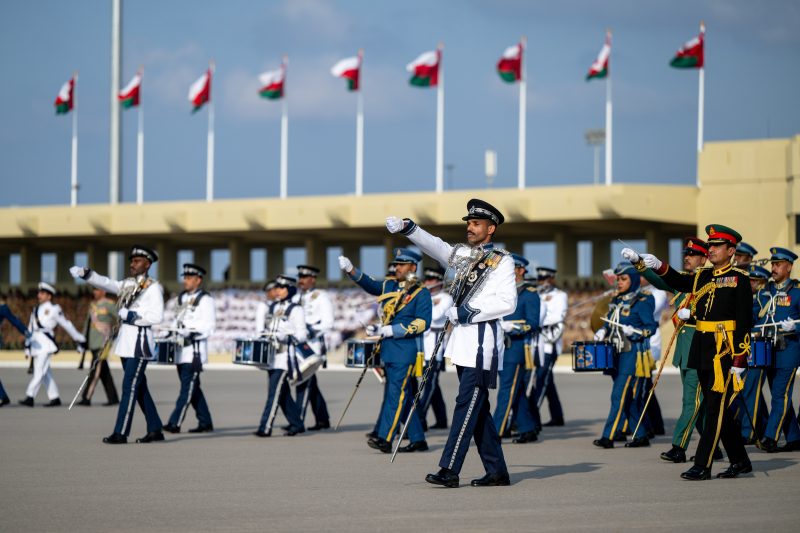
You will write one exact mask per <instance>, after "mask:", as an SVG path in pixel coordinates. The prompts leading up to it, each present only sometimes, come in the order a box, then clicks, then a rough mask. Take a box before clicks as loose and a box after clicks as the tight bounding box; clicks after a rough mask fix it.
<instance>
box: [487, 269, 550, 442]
mask: <svg viewBox="0 0 800 533" xmlns="http://www.w3.org/2000/svg"><path fill="white" fill-rule="evenodd" d="M511 257H512V258H513V259H514V275H515V280H516V283H517V308H516V309H515V310H514V312H513V313H510V314H508V315H506V316H505V317H503V319H502V321H501V322H500V326H501V327H502V329H503V331H504V332H505V336H506V337H507V339H506V344H505V352H504V353H503V370H501V371H500V387H499V388H498V389H497V405H495V408H494V424H495V427H497V433H498V434H499V435H500V436H501V437H503V434H504V433H505V432H506V430H508V429H509V426H511V421H512V420H514V421H515V422H516V425H517V430H518V431H519V437H517V438H515V439H514V441H513V442H514V443H516V444H523V443H526V442H535V441H536V440H537V436H536V422H535V420H534V418H533V416H531V413H530V411H529V410H528V399H527V398H526V397H525V379H524V378H525V370H530V369H531V368H532V366H533V359H532V356H531V344H530V342H531V333H532V332H534V331H536V330H537V329H538V328H539V305H540V301H539V294H538V293H537V292H536V289H535V288H533V287H531V286H530V285H528V284H527V283H525V279H524V278H525V273H526V272H527V266H528V260H527V259H525V258H524V257H522V256H521V255H517V254H511ZM511 413H513V417H512V416H511Z"/></svg>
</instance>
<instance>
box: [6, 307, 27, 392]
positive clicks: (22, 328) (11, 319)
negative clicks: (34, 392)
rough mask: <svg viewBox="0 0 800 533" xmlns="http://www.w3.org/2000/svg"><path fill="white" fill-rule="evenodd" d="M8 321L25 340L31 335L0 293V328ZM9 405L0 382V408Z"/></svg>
mask: <svg viewBox="0 0 800 533" xmlns="http://www.w3.org/2000/svg"><path fill="white" fill-rule="evenodd" d="M4 320H8V322H9V323H10V324H11V325H12V326H14V327H15V328H17V331H19V332H20V333H22V334H23V335H24V336H25V339H26V340H27V339H29V338H30V336H31V334H30V332H29V331H28V329H27V328H26V327H25V324H23V323H22V321H21V320H20V319H19V318H17V317H16V316H14V313H12V312H11V309H9V308H8V305H6V302H5V300H4V299H3V295H2V293H0V326H2V325H3V321H4ZM2 340H3V339H2V338H0V343H2ZM10 403H11V398H9V397H8V394H7V393H6V390H5V389H4V388H3V382H2V381H0V407H3V406H4V405H8V404H10Z"/></svg>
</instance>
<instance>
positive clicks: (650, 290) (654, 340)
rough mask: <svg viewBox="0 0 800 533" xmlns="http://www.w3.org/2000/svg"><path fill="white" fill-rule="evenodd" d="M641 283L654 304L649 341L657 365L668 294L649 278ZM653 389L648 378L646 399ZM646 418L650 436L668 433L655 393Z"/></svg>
mask: <svg viewBox="0 0 800 533" xmlns="http://www.w3.org/2000/svg"><path fill="white" fill-rule="evenodd" d="M640 274H641V273H640ZM641 282H642V286H641V287H642V292H645V293H647V294H650V295H651V296H652V297H653V302H654V307H653V320H655V323H656V331H655V333H653V335H652V337H650V338H649V339H647V341H648V345H649V346H650V355H652V356H653V361H654V363H656V364H657V363H658V361H660V360H661V316H662V315H663V314H664V311H666V309H667V306H668V303H667V293H666V291H664V290H662V289H659V288H657V287H654V286H653V285H652V284H650V282H649V281H647V278H643V279H642V280H641ZM652 389H653V377H652V376H647V377H646V378H645V380H644V398H647V396H648V395H650V391H651V390H652ZM644 416H645V421H646V422H647V426H648V435H649V436H655V435H664V434H665V433H666V430H665V429H664V417H663V416H662V415H661V406H660V405H659V404H658V398H656V394H655V392H653V393H652V395H651V396H650V405H648V406H647V412H646V413H645V415H644Z"/></svg>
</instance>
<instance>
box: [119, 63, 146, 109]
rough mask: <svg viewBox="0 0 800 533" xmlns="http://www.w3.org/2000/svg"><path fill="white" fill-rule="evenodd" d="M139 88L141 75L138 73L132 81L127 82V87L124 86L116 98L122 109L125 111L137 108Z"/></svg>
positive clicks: (140, 86)
mask: <svg viewBox="0 0 800 533" xmlns="http://www.w3.org/2000/svg"><path fill="white" fill-rule="evenodd" d="M141 88H142V73H141V71H139V72H137V73H136V75H135V76H134V77H133V79H131V81H130V82H128V85H126V86H125V88H124V89H122V90H121V91H120V92H119V95H118V96H117V98H119V102H120V105H122V107H124V108H125V109H128V108H130V107H136V106H138V105H139V97H140V93H141Z"/></svg>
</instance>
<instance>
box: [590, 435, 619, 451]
mask: <svg viewBox="0 0 800 533" xmlns="http://www.w3.org/2000/svg"><path fill="white" fill-rule="evenodd" d="M592 444H594V445H595V446H597V447H598V448H605V449H609V448H613V447H614V441H613V440H611V439H609V438H607V437H602V438H600V439H595V440H593V441H592Z"/></svg>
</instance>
